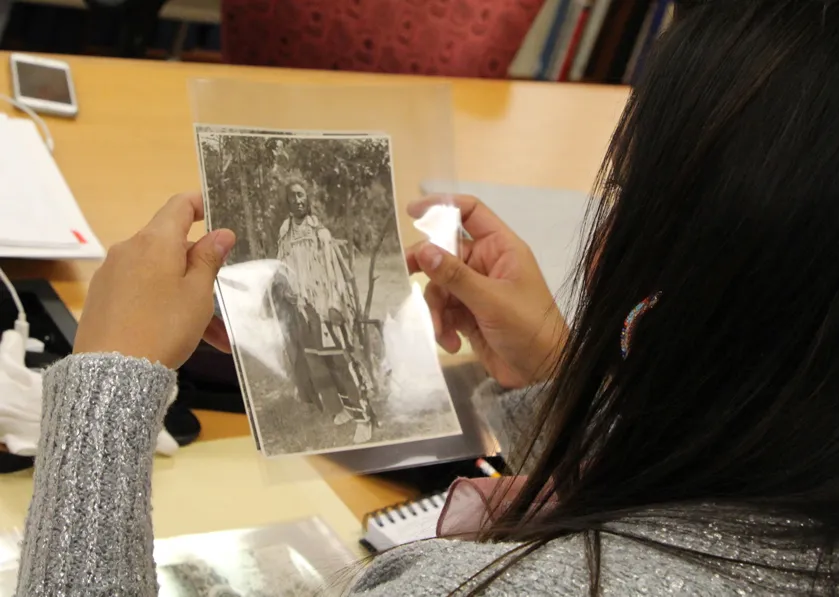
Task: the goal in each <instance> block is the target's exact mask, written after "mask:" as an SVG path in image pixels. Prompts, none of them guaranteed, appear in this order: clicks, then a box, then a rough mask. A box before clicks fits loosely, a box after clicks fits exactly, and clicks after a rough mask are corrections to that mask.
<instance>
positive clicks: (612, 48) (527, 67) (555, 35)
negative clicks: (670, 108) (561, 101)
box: [509, 0, 674, 84]
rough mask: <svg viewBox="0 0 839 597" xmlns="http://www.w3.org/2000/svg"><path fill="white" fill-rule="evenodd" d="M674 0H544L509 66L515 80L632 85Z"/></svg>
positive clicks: (664, 25) (667, 20) (670, 13)
mask: <svg viewBox="0 0 839 597" xmlns="http://www.w3.org/2000/svg"><path fill="white" fill-rule="evenodd" d="M673 2H674V0H546V2H545V3H544V5H543V6H542V9H541V10H540V12H539V14H538V15H537V17H536V19H535V20H534V22H533V25H532V26H531V28H530V31H529V32H528V34H527V36H526V38H525V40H524V43H523V44H522V46H521V48H520V49H519V52H518V53H517V54H516V58H515V60H514V61H513V63H512V64H511V66H510V69H509V75H510V76H511V77H514V78H532V79H539V80H545V81H589V82H603V83H621V82H623V83H628V84H632V83H634V82H635V81H636V80H637V77H638V76H640V74H641V73H642V72H643V70H644V66H645V64H646V62H647V58H648V57H649V55H650V52H651V51H652V48H653V44H654V43H655V40H656V39H657V38H658V36H659V35H661V33H662V32H663V31H664V30H665V29H666V28H667V27H668V26H669V24H670V22H671V21H672V18H673Z"/></svg>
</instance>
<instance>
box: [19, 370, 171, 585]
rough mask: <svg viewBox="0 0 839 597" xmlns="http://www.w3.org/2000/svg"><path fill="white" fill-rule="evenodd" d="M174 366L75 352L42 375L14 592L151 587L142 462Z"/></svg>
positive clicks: (147, 485)
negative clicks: (37, 430)
mask: <svg viewBox="0 0 839 597" xmlns="http://www.w3.org/2000/svg"><path fill="white" fill-rule="evenodd" d="M175 383H176V378H175V373H174V372H172V371H170V370H168V369H166V368H165V367H163V366H161V365H152V364H151V363H149V362H148V361H144V360H138V359H130V358H126V357H123V356H119V355H114V354H109V355H75V356H71V357H68V358H66V359H64V360H62V361H60V362H59V363H57V364H56V365H54V366H53V367H52V368H50V369H49V370H48V371H47V372H46V373H45V375H44V405H43V415H42V422H41V438H40V442H39V446H38V454H37V457H36V466H35V489H34V494H33V497H32V502H31V504H30V507H29V515H28V517H27V521H26V528H25V533H24V540H23V546H22V551H21V561H20V571H19V575H18V588H17V591H16V593H15V594H16V595H17V596H18V597H36V596H37V597H40V596H47V595H89V596H94V597H98V596H105V595H109V596H123V595H125V596H127V595H131V596H137V597H146V596H152V595H156V594H157V579H156V575H155V568H154V560H153V555H152V548H153V533H152V523H151V470H152V459H153V454H154V447H155V438H156V437H157V435H158V433H159V432H160V429H161V427H162V425H163V417H164V415H165V412H166V404H167V399H168V397H169V395H170V393H171V392H172V390H173V388H174V385H175Z"/></svg>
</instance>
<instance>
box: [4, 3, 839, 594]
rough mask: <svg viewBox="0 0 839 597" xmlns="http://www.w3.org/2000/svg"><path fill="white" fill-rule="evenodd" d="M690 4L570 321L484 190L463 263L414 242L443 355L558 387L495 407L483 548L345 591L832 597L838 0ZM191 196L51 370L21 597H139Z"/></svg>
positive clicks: (202, 302)
mask: <svg viewBox="0 0 839 597" xmlns="http://www.w3.org/2000/svg"><path fill="white" fill-rule="evenodd" d="M685 8H688V10H684V9H685ZM679 9H680V10H679V12H678V14H677V20H676V22H675V24H674V26H673V27H672V29H671V30H670V31H669V32H668V33H667V34H665V36H664V37H663V39H662V40H661V41H660V45H659V47H658V48H657V52H656V55H655V56H653V57H652V58H651V61H650V63H649V65H648V67H649V68H648V71H647V74H646V75H645V76H644V78H643V80H642V81H640V82H639V85H638V87H637V89H636V90H635V92H634V94H633V96H632V98H631V99H630V102H629V104H628V106H627V108H626V111H625V113H624V115H623V118H622V120H621V122H620V124H619V126H618V129H617V131H616V135H615V137H614V140H613V143H612V146H611V148H610V150H609V154H608V156H607V159H606V161H605V166H604V170H603V173H602V176H601V184H600V185H599V187H598V192H597V193H596V196H598V197H600V200H599V202H598V203H597V204H596V205H595V206H594V208H593V210H592V218H591V234H590V237H589V241H588V246H587V249H586V252H585V254H584V258H583V259H582V262H581V264H580V267H579V270H578V273H577V282H578V285H577V286H578V291H579V292H578V297H579V305H578V309H577V315H576V317H575V320H574V321H573V324H572V325H571V327H570V330H568V333H567V336H566V334H565V332H564V330H563V325H562V322H561V318H560V316H559V314H558V312H557V311H556V310H555V308H554V307H553V303H552V300H551V297H550V293H549V292H548V289H547V288H546V286H545V283H544V280H543V279H542V277H541V275H540V274H539V271H538V269H537V267H536V265H535V263H534V260H533V257H532V255H531V254H530V252H529V251H528V249H527V247H526V246H525V245H524V243H523V242H522V241H521V240H520V239H518V238H516V237H515V236H514V235H513V234H512V233H511V232H510V231H509V229H507V228H506V227H505V226H504V225H503V224H502V223H501V222H499V221H498V219H497V218H495V217H494V216H493V215H492V214H491V213H490V212H489V211H488V210H487V209H486V208H485V207H483V206H481V205H480V203H477V202H476V201H475V200H474V199H470V198H464V197H461V198H457V199H456V200H455V201H456V203H457V204H458V205H459V206H460V208H461V209H462V211H463V215H464V226H465V228H466V230H467V231H468V232H469V235H470V237H471V240H470V241H469V242H468V243H467V245H466V249H465V262H463V261H460V260H458V259H455V258H454V257H452V256H451V255H448V254H445V253H443V252H441V251H440V250H438V249H436V247H434V246H432V245H428V244H423V245H421V246H419V247H415V248H414V249H412V250H411V251H410V252H409V255H408V260H409V264H410V266H411V269H412V270H414V271H417V270H422V271H424V272H425V273H426V274H428V276H429V278H430V279H431V284H430V286H429V291H428V293H427V300H428V302H429V305H430V307H431V310H432V314H433V315H432V319H433V321H434V324H435V331H436V333H437V338H438V341H439V342H440V344H441V345H442V346H443V347H444V348H446V349H448V350H455V349H457V348H458V347H459V345H460V342H461V339H460V337H459V336H458V334H457V332H460V333H461V334H463V335H465V336H467V337H468V338H469V340H470V341H471V343H472V345H473V346H474V347H475V350H476V352H477V354H478V355H479V357H480V358H481V360H482V362H483V363H484V365H485V366H486V367H487V369H488V370H489V372H490V373H491V374H492V376H493V377H495V379H497V380H498V382H499V383H500V385H502V386H505V387H508V388H509V387H523V386H527V385H533V384H539V383H540V382H543V381H544V382H547V383H545V384H544V385H543V391H542V392H541V393H540V394H539V397H538V398H536V397H535V394H533V393H529V394H516V393H513V394H506V395H505V396H503V397H499V398H498V404H500V405H502V406H503V407H504V408H506V409H509V410H511V412H512V411H515V412H516V413H522V412H524V413H528V412H529V411H531V410H532V411H533V412H530V416H529V417H528V419H529V421H530V423H531V425H532V426H533V433H532V435H531V436H530V438H529V439H528V441H526V442H525V443H524V444H523V457H524V464H525V466H526V467H527V472H528V476H527V479H526V481H524V483H523V484H522V483H516V484H510V486H513V485H515V489H516V491H515V492H512V491H510V492H507V493H506V494H505V493H504V491H505V488H504V487H502V488H501V489H500V490H498V491H496V492H494V493H493V494H492V495H491V496H490V501H491V502H492V503H494V504H500V506H498V507H493V508H492V511H491V517H490V521H489V522H488V523H487V524H485V525H484V526H483V528H481V529H477V530H479V531H480V532H479V533H478V537H477V539H478V540H477V541H471V542H465V541H456V540H447V539H438V540H433V541H429V542H422V543H418V544H414V545H411V546H407V547H404V548H401V549H396V550H393V551H391V552H389V553H386V554H383V555H381V556H379V557H378V558H377V559H376V560H374V562H373V563H372V565H371V566H370V567H369V568H368V569H367V570H366V571H365V573H364V575H363V576H362V577H361V579H360V580H359V581H358V582H357V583H356V585H355V586H354V587H353V589H352V594H353V595H357V596H362V595H363V596H366V597H384V596H391V595H441V594H442V595H445V594H450V593H456V594H473V595H474V594H486V595H499V596H500V595H581V594H591V595H635V594H649V595H676V594H678V595H726V594H739V595H745V594H771V595H777V594H785V595H787V594H818V595H821V594H829V595H833V594H836V592H837V587H836V585H837V581H836V576H835V575H836V573H837V572H839V571H837V564H836V562H835V561H834V558H833V553H834V550H835V548H836V545H837V541H839V408H837V406H839V365H837V360H836V359H837V356H836V355H837V354H839V268H837V267H836V265H835V256H836V255H839V234H837V232H836V230H837V222H839V177H837V175H836V164H837V160H839V134H838V133H839V125H837V122H839V118H837V115H839V62H837V60H836V57H837V56H839V5H837V4H835V3H834V2H826V1H816V0H763V1H759V0H726V1H725V2H709V3H701V4H697V3H693V5H691V6H690V7H688V6H687V4H685V5H680V6H679ZM434 201H435V200H434V199H431V200H428V201H426V202H422V203H420V204H418V205H414V206H412V213H413V214H414V215H415V216H416V215H420V214H421V213H422V212H423V211H424V210H425V209H426V208H427V206H428V205H429V202H431V203H433V202H434ZM199 205H200V202H199V201H198V200H197V199H196V198H193V200H192V201H189V200H186V199H184V198H180V199H176V200H174V201H173V202H172V203H171V204H170V206H169V207H167V208H166V209H164V211H163V212H161V214H160V215H158V216H157V217H156V218H155V221H154V222H152V224H151V225H150V230H147V231H145V232H143V233H140V235H138V237H136V238H135V239H133V240H132V241H129V242H128V243H127V244H126V245H123V246H121V247H117V249H116V250H115V251H113V252H112V254H111V255H109V257H108V260H107V261H106V263H105V265H104V266H103V268H102V269H101V270H100V272H99V273H98V274H97V276H96V278H95V280H94V282H93V284H92V286H91V290H90V297H89V304H88V306H87V308H86V309H85V315H84V317H83V319H82V322H81V324H80V329H79V335H78V343H77V346H76V352H77V353H78V354H76V355H75V356H73V357H70V358H69V359H67V360H65V361H63V362H62V363H60V364H59V365H57V366H56V367H55V368H54V369H52V370H51V371H50V373H49V374H48V375H47V377H46V380H45V398H46V404H45V414H44V416H45V421H44V436H43V438H42V443H41V452H40V456H39V459H40V460H39V468H38V470H37V473H36V487H35V496H34V500H33V506H32V511H31V514H30V518H29V521H28V526H27V531H26V538H25V544H24V557H23V561H22V569H21V578H20V590H19V595H22V596H30V595H46V594H50V595H52V594H102V595H104V594H109V595H110V594H131V595H148V594H152V593H153V592H154V589H155V586H154V574H153V569H152V566H153V564H152V560H151V555H150V554H151V551H150V549H151V528H150V523H149V517H148V493H149V485H148V483H149V481H148V480H149V467H150V460H151V453H152V446H153V438H154V435H155V433H156V431H157V429H159V427H160V421H161V417H162V412H163V409H164V406H165V404H164V403H165V396H166V390H167V389H168V388H169V387H170V386H171V384H172V383H174V376H173V374H172V373H171V372H170V369H171V368H174V367H177V366H178V365H179V364H181V363H182V362H183V361H184V360H185V359H186V358H187V357H188V355H189V353H190V351H191V350H192V349H193V348H194V347H195V345H196V343H197V342H198V340H199V337H200V335H201V332H202V329H203V327H204V326H205V325H206V323H207V321H209V320H210V312H211V299H210V294H211V293H210V288H211V281H212V277H213V275H214V273H215V270H216V269H217V268H218V266H219V264H220V263H221V261H222V258H223V254H224V252H225V251H226V250H227V249H228V248H229V246H230V243H231V242H232V239H231V238H230V235H229V233H228V232H225V231H218V232H214V233H213V234H212V235H210V236H208V237H206V238H205V239H203V240H202V241H200V242H199V243H198V244H196V245H195V246H194V247H193V248H192V249H190V250H188V251H187V250H186V249H184V246H185V244H184V238H185V234H186V229H187V228H188V224H189V221H190V220H191V219H192V218H193V217H194V216H195V215H196V212H198V211H200V207H199ZM141 249H142V251H141ZM143 251H145V253H143ZM148 252H151V253H152V254H153V255H155V256H157V255H159V256H160V259H165V260H166V261H165V265H166V266H165V267H163V268H160V269H158V268H155V269H154V270H152V269H151V268H150V267H149V266H148V264H149V263H155V264H157V263H158V261H157V260H156V259H151V260H150V259H148V258H147V257H146V254H147V253H148ZM141 255H142V257H141ZM147 289H154V290H153V291H151V290H147ZM196 306H199V307H200V308H199V309H196ZM161 314H163V315H161ZM211 330H212V333H213V335H214V336H217V326H216V325H215V324H214V326H213V327H211ZM560 342H562V343H563V344H564V346H563V350H562V352H561V354H559V355H556V354H555V353H556V352H557V348H558V346H559V344H560ZM115 353H119V355H117V354H115ZM138 358H146V359H149V360H150V361H152V362H155V361H156V362H159V363H160V364H159V365H152V364H150V363H149V362H147V361H143V360H138ZM513 422H515V423H520V422H521V419H520V418H518V419H517V420H515V421H513ZM105 436H107V437H108V438H109V440H110V439H112V438H115V441H113V440H112V441H108V442H105V441H103V438H104V437H105ZM528 456H530V457H528ZM86 500H91V501H86ZM444 522H445V520H444ZM445 526H446V525H444V527H445ZM455 530H460V531H468V530H470V529H467V528H464V527H462V526H461V527H460V528H459V529H458V528H457V525H455ZM471 530H472V531H475V530H476V529H474V528H473V529H471ZM473 534H474V533H473ZM114 546H118V547H119V549H114Z"/></svg>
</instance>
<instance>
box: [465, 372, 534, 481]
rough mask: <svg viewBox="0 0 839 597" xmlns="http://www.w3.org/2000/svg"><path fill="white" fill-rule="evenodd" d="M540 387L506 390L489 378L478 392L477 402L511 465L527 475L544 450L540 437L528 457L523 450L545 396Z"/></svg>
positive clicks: (479, 410) (475, 395)
mask: <svg viewBox="0 0 839 597" xmlns="http://www.w3.org/2000/svg"><path fill="white" fill-rule="evenodd" d="M543 396H544V395H543V393H542V391H541V388H538V387H536V386H533V387H530V388H524V389H519V390H505V389H504V388H502V387H501V386H500V385H499V384H498V382H496V381H495V380H487V381H485V382H484V383H482V384H481V385H480V386H479V387H478V389H477V390H476V391H475V393H474V396H473V404H474V406H475V408H476V409H477V410H478V412H479V413H482V414H483V416H484V417H485V419H486V423H487V425H488V426H489V428H490V430H491V431H492V433H493V435H494V436H495V438H496V439H497V440H498V443H499V444H500V445H501V451H502V453H503V454H504V456H505V458H506V459H507V463H508V464H509V465H510V467H511V468H512V469H513V470H514V471H516V472H518V471H519V469H522V470H521V472H522V473H524V474H527V472H528V469H529V465H530V463H532V462H533V461H534V459H535V458H536V457H538V455H539V454H541V453H542V450H543V449H544V448H543V442H542V440H541V438H537V441H536V443H535V444H534V446H533V451H532V453H531V454H530V456H529V457H528V458H527V459H526V460H522V459H521V455H522V454H521V451H522V449H523V447H525V446H526V443H527V442H528V441H529V440H530V434H531V433H532V431H533V427H534V424H535V422H536V416H537V413H538V410H539V407H540V405H541V400H542V398H543Z"/></svg>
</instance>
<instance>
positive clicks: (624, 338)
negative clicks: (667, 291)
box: [621, 291, 661, 359]
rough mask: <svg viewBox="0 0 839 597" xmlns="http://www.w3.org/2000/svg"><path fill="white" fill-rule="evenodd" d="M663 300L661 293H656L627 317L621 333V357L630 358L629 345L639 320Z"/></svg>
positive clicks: (638, 305)
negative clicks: (659, 300)
mask: <svg viewBox="0 0 839 597" xmlns="http://www.w3.org/2000/svg"><path fill="white" fill-rule="evenodd" d="M660 298H661V291H659V292H656V293H655V294H652V295H650V296H648V297H647V298H645V299H644V300H643V301H641V302H640V303H638V304H637V305H635V306H634V307H633V308H632V311H630V312H629V315H627V316H626V319H624V321H623V330H622V331H621V355H623V358H624V359H626V357H627V356H629V344H630V342H631V341H632V332H633V331H634V330H635V325H636V324H637V323H638V319H639V318H640V317H641V316H642V315H643V314H644V313H646V312H647V311H649V310H650V309H652V308H653V307H655V306H656V305H657V304H658V299H660Z"/></svg>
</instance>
